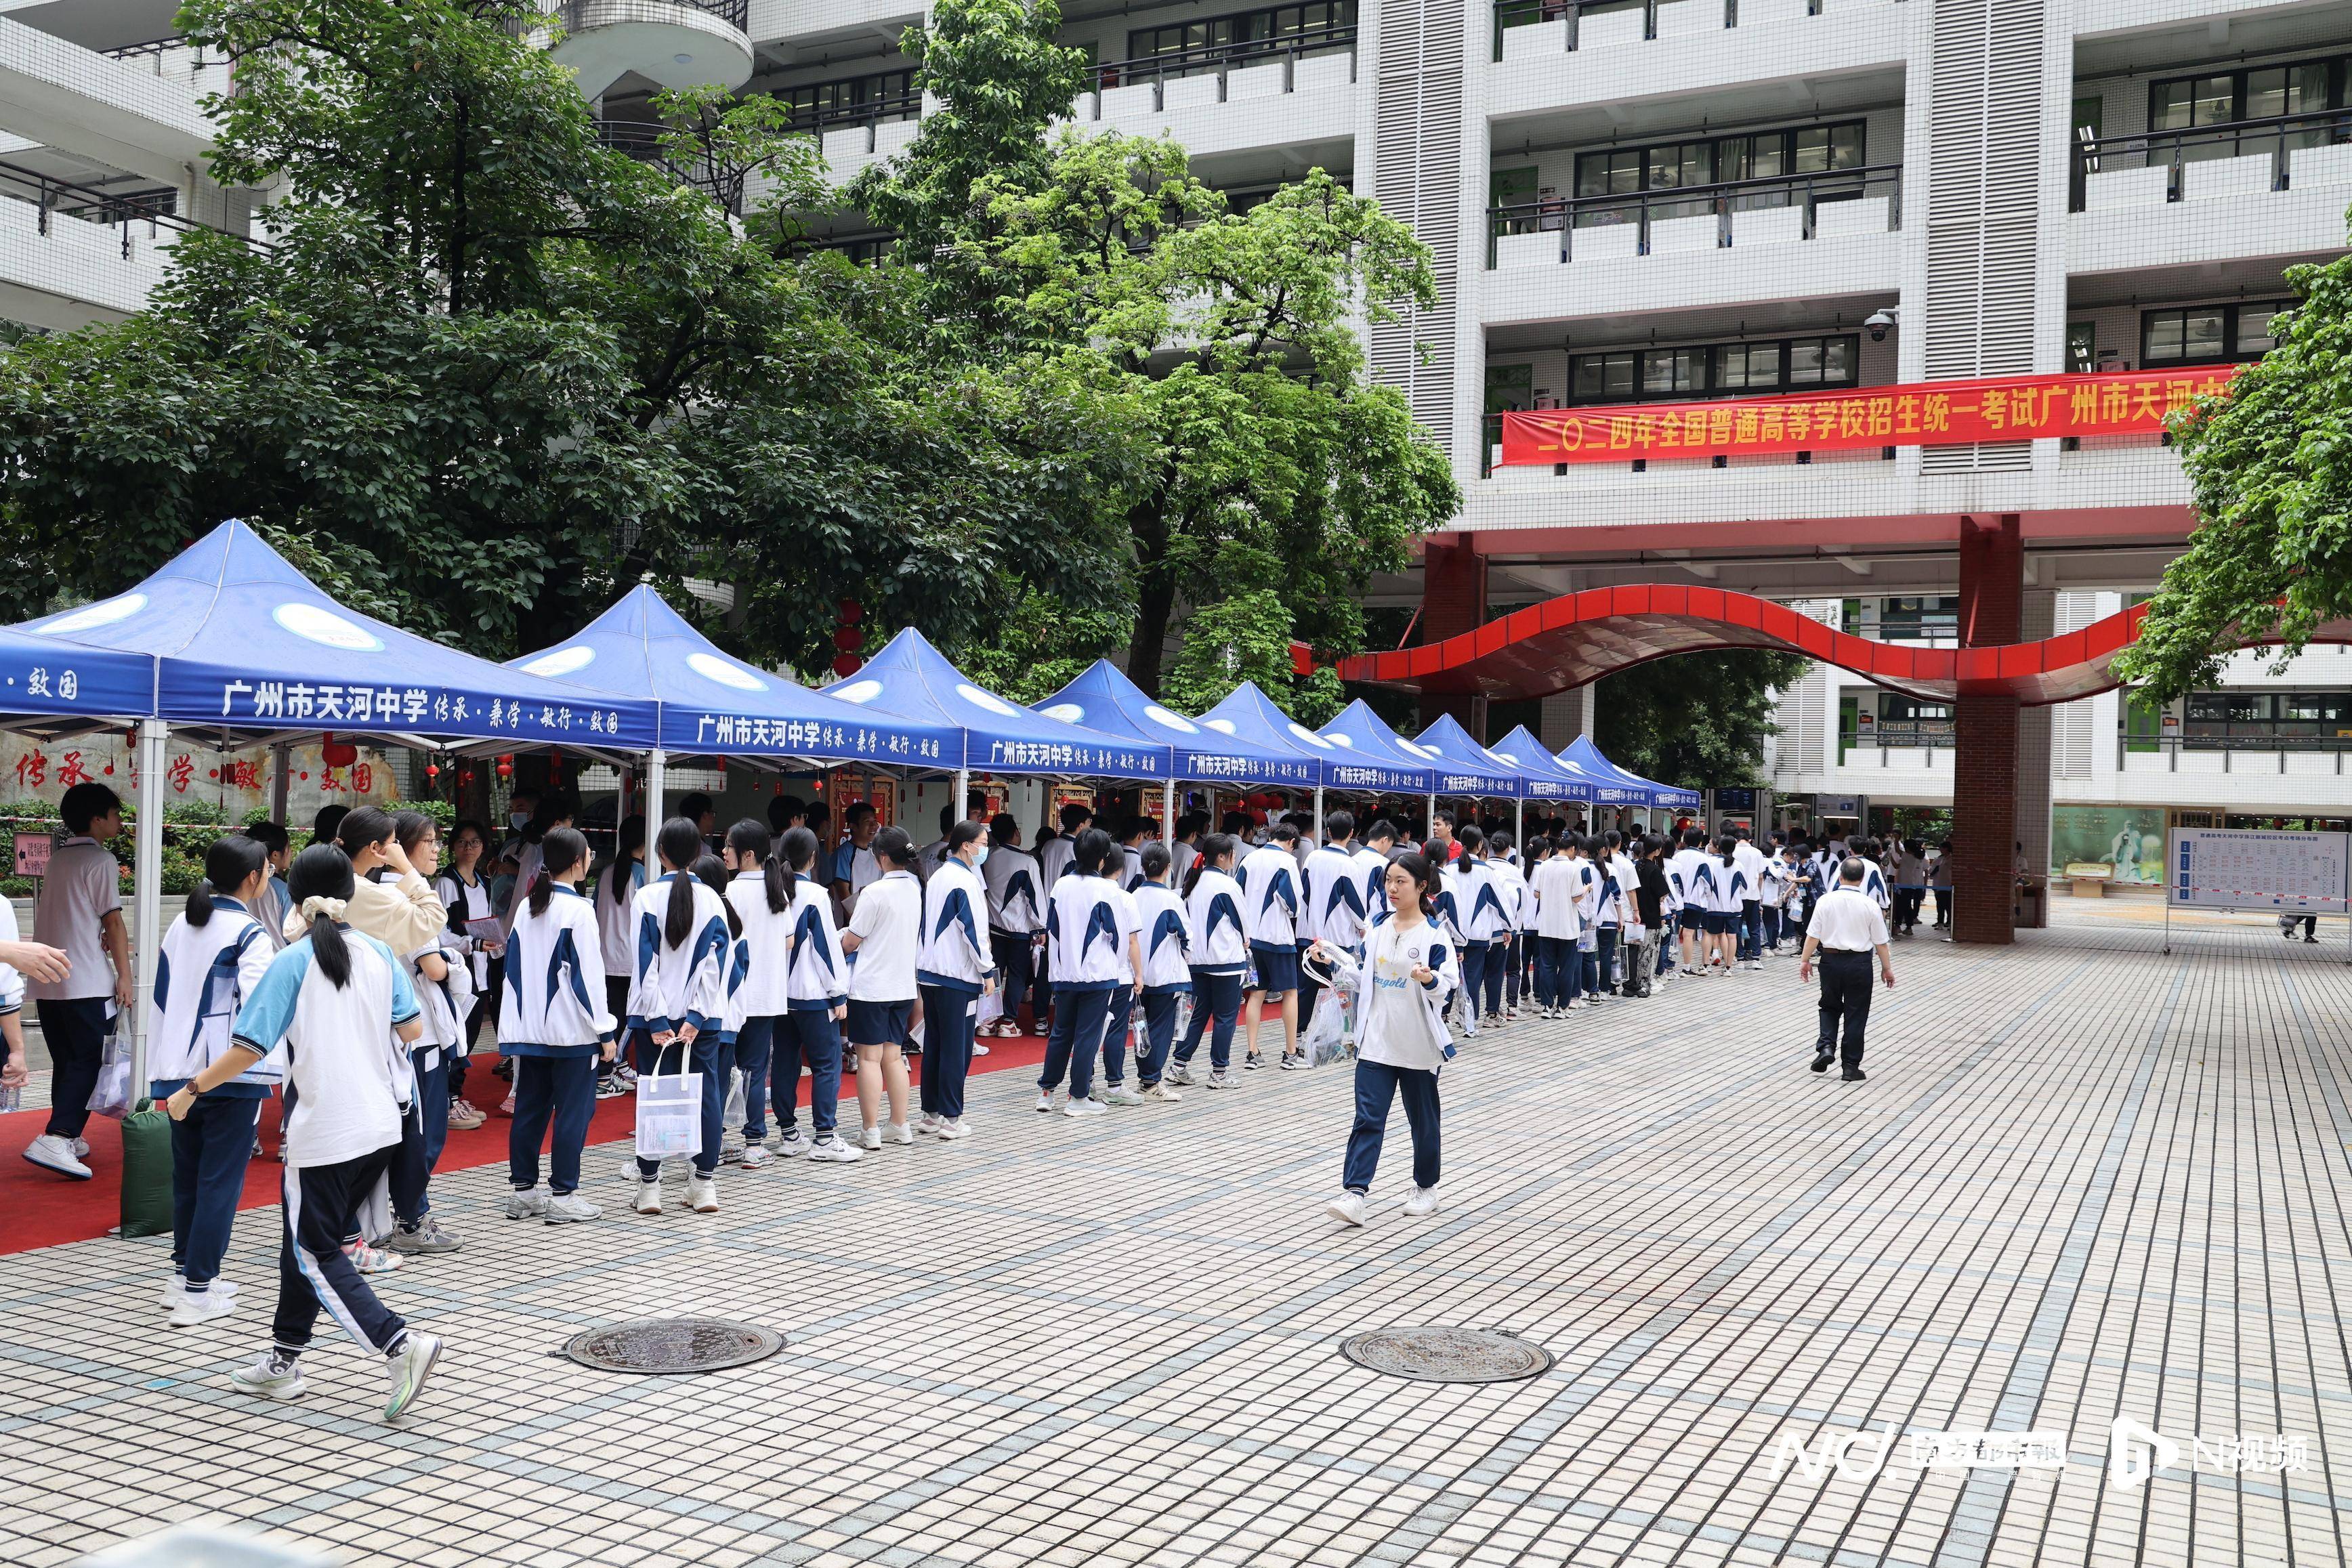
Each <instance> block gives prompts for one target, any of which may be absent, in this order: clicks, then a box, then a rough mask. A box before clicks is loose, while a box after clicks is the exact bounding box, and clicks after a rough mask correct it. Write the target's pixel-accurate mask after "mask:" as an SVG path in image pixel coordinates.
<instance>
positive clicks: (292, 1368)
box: [228, 1350, 302, 1399]
mask: <svg viewBox="0 0 2352 1568" xmlns="http://www.w3.org/2000/svg"><path fill="white" fill-rule="evenodd" d="M228 1380H229V1384H230V1385H231V1386H233V1387H236V1388H241V1389H243V1390H245V1392H247V1394H258V1395H261V1396H265V1397H267V1398H270V1399H299V1398H301V1397H302V1368H301V1366H300V1365H299V1364H298V1363H297V1361H296V1359H295V1358H294V1357H293V1356H290V1355H281V1354H278V1352H277V1351H276V1350H265V1351H263V1352H262V1353H261V1354H259V1355H257V1356H256V1357H254V1358H253V1360H252V1361H250V1362H248V1363H247V1364H245V1365H243V1366H240V1367H238V1368H237V1369H236V1371H235V1372H232V1373H230V1374H229V1375H228Z"/></svg>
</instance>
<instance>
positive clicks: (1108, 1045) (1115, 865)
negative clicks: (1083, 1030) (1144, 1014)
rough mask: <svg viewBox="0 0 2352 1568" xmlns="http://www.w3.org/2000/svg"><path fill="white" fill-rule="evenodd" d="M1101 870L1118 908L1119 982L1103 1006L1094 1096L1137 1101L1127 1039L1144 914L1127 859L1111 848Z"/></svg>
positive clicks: (1140, 1100) (1132, 1021)
mask: <svg viewBox="0 0 2352 1568" xmlns="http://www.w3.org/2000/svg"><path fill="white" fill-rule="evenodd" d="M1136 865H1137V875H1138V876H1139V877H1140V875H1141V874H1142V870H1141V868H1142V852H1141V851H1137V852H1136ZM1102 874H1103V877H1104V879H1105V880H1106V881H1108V882H1109V883H1110V884H1111V887H1112V890H1113V892H1112V897H1111V906H1112V907H1113V908H1114V909H1116V910H1117V911H1118V953H1119V961H1118V988H1116V989H1114V990H1113V991H1112V992H1111V994H1110V1005H1109V1006H1108V1008H1106V1009H1103V1047H1102V1067H1103V1082H1102V1087H1101V1089H1100V1090H1098V1091H1097V1092H1096V1096H1095V1097H1096V1098H1097V1100H1099V1101H1101V1102H1102V1103H1104V1104H1106V1105H1140V1104H1142V1103H1143V1096H1142V1095H1141V1094H1140V1093H1139V1092H1137V1091H1135V1090H1134V1089H1132V1088H1130V1087H1129V1085H1128V1082H1127V1049H1128V1040H1129V1038H1130V1037H1131V1036H1132V1035H1133V1033H1134V1025H1135V988H1136V985H1137V983H1138V980H1139V975H1140V971H1141V968H1142V956H1143V948H1142V938H1143V914H1142V911H1141V910H1140V909H1139V908H1138V907H1137V906H1136V902H1135V894H1132V893H1129V891H1128V889H1127V860H1126V857H1125V856H1124V855H1123V854H1121V853H1120V852H1118V851H1117V850H1114V851H1112V852H1110V853H1109V854H1108V855H1106V856H1104V857H1103V869H1102Z"/></svg>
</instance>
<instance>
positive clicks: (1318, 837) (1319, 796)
mask: <svg viewBox="0 0 2352 1568" xmlns="http://www.w3.org/2000/svg"><path fill="white" fill-rule="evenodd" d="M1323 837H1324V834H1323V786H1322V785H1320V784H1318V785H1317V786H1315V841H1316V842H1317V843H1318V844H1319V843H1321V842H1322V841H1323Z"/></svg>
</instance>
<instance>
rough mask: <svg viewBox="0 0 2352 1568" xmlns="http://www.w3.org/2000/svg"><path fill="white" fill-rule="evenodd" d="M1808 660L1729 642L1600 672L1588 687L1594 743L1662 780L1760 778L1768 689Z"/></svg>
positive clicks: (1690, 784) (1717, 782)
mask: <svg viewBox="0 0 2352 1568" xmlns="http://www.w3.org/2000/svg"><path fill="white" fill-rule="evenodd" d="M1809 663H1810V661H1809V660H1807V659H1806V658H1805V656H1804V655H1803V654H1801V653H1777V652H1773V651H1770V650H1767V649H1760V648H1727V649H1725V650H1723V651H1722V652H1720V653H1677V654H1675V656H1674V657H1672V658H1669V659H1658V660H1654V661H1653V662H1651V663H1649V664H1640V665H1636V666H1635V667H1633V669H1630V670H1621V671H1619V672H1618V673H1617V674H1613V675H1603V676H1602V677H1601V680H1600V682H1599V683H1598V684H1597V685H1596V686H1595V688H1594V692H1593V711H1594V712H1595V714H1596V715H1597V716H1598V721H1597V723H1596V724H1595V726H1594V730H1593V737H1592V743H1593V744H1594V745H1595V746H1597V747H1600V748H1601V754H1602V755H1603V756H1605V757H1607V758H1609V760H1610V761H1612V762H1614V763H1615V764H1617V766H1619V767H1620V768H1627V769H1629V770H1631V771H1633V772H1635V773H1638V774H1640V775H1641V776H1642V777H1643V778H1644V779H1656V780H1657V781H1658V782H1659V783H1661V784H1679V785H1681V786H1682V787H1683V788H1685V789H1716V788H1718V787H1726V786H1737V785H1742V784H1760V783H1762V782H1763V781H1764V780H1763V766H1764V737H1766V736H1768V735H1770V734H1771V733H1772V732H1773V730H1772V701H1773V695H1774V694H1775V693H1776V692H1780V691H1784V690H1786V689H1787V688H1789V687H1790V686H1791V685H1795V684H1796V682H1797V678H1798V677H1799V676H1801V675H1802V674H1804V673H1805V668H1806V665H1807V664H1809Z"/></svg>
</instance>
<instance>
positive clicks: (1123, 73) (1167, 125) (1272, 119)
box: [1070, 45, 1356, 157]
mask: <svg viewBox="0 0 2352 1568" xmlns="http://www.w3.org/2000/svg"><path fill="white" fill-rule="evenodd" d="M1179 69H1181V70H1183V71H1184V72H1185V73H1186V74H1181V75H1180V74H1175V73H1176V71H1177V70H1179ZM1145 72H1156V73H1161V74H1143V73H1145ZM1097 78H1098V79H1099V80H1102V81H1104V82H1106V83H1108V84H1111V85H1105V86H1102V87H1100V88H1098V89H1097V90H1096V91H1094V92H1090V93H1085V94H1081V95H1080V96H1079V98H1078V100H1077V101H1076V103H1074V104H1073V105H1071V107H1070V118H1071V120H1073V121H1074V122H1076V124H1077V126H1078V127H1079V128H1080V129H1081V130H1086V129H1087V128H1090V127H1101V128H1105V129H1114V130H1118V131H1123V132H1125V133H1126V134H1128V135H1130V136H1159V135H1162V134H1165V135H1168V136H1171V137H1173V138H1174V139H1175V140H1176V141H1178V142H1179V143H1181V145H1182V146H1183V147H1184V149H1185V151H1187V152H1191V153H1192V154H1193V155H1194V156H1196V157H1198V156H1202V155H1204V154H1214V153H1220V152H1243V151H1246V150H1248V149H1251V148H1256V147H1290V146H1298V145H1301V144H1306V143H1312V142H1317V141H1339V140H1344V139H1349V138H1352V137H1353V136H1354V135H1355V133H1356V105H1355V80H1356V56H1355V51H1354V48H1353V47H1352V45H1350V46H1349V47H1345V48H1337V49H1331V50H1329V51H1328V52H1325V53H1321V54H1298V55H1295V56H1282V57H1272V58H1268V57H1264V56H1262V55H1260V56H1249V57H1241V58H1237V59H1233V60H1230V61H1216V60H1210V61H1206V62H1201V63H1194V64H1191V65H1181V66H1176V67H1170V66H1168V65H1165V64H1164V63H1162V62H1158V61H1129V62H1126V64H1125V65H1123V66H1107V67H1099V68H1097Z"/></svg>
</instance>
